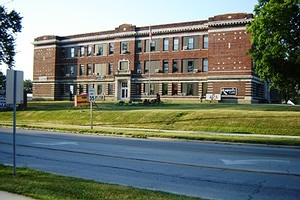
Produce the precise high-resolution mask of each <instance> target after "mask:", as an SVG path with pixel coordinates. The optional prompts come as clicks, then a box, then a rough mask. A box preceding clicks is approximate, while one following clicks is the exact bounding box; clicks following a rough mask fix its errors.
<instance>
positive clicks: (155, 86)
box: [150, 83, 159, 95]
mask: <svg viewBox="0 0 300 200" xmlns="http://www.w3.org/2000/svg"><path fill="white" fill-rule="evenodd" d="M158 86H159V84H158V83H151V84H150V95H155V94H157V93H158V92H159V87H158Z"/></svg>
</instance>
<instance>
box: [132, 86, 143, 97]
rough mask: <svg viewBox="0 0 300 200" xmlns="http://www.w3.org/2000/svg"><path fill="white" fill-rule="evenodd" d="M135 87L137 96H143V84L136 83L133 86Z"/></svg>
mask: <svg viewBox="0 0 300 200" xmlns="http://www.w3.org/2000/svg"><path fill="white" fill-rule="evenodd" d="M133 86H134V87H135V94H136V95H141V93H142V91H141V89H142V84H141V83H136V84H134V85H133Z"/></svg>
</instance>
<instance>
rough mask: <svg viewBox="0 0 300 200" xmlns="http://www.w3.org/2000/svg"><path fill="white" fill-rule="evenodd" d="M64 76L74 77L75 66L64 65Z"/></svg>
mask: <svg viewBox="0 0 300 200" xmlns="http://www.w3.org/2000/svg"><path fill="white" fill-rule="evenodd" d="M64 76H67V77H72V76H76V65H66V66H65V70H64Z"/></svg>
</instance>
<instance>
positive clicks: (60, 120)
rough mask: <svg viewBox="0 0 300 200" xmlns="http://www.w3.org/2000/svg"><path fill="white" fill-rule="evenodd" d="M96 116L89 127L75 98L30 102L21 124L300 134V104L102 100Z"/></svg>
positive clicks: (137, 133) (7, 116)
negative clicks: (134, 102)
mask: <svg viewBox="0 0 300 200" xmlns="http://www.w3.org/2000/svg"><path fill="white" fill-rule="evenodd" d="M93 115H94V129H93V130H90V129H89V125H90V113H89V108H74V107H73V104H72V103H71V102H30V103H29V108H28V109H27V110H26V111H20V112H18V113H17V124H18V126H19V127H28V128H46V129H52V128H53V129H59V130H65V131H74V132H94V133H101V134H119V135H130V136H134V137H171V138H187V139H201V140H217V141H230V142H232V141H233V142H234V141H235V142H251V143H269V144H290V145H300V139H299V138H292V139H282V138H269V137H265V138H264V137H259V138H255V137H238V136H220V135H219V136H218V135H211V134H201V135H200V134H194V133H176V132H175V131H174V132H173V133H172V132H168V133H166V132H158V131H156V132H153V131H141V130H123V129H119V130H118V129H113V128H112V127H117V128H124V127H127V128H148V129H166V130H184V131H209V132H224V133H242V134H244V135H248V136H249V135H251V134H262V135H270V134H271V135H284V136H286V135H291V136H300V107H299V106H288V105H262V104H259V105H239V104H199V103H198V104H197V103H194V104H192V103H190V104H176V103H164V104H161V105H148V106H144V105H140V104H134V105H122V106H121V105H118V104H116V103H115V102H103V103H102V102H101V103H98V107H94V112H93ZM11 116H12V115H11V112H2V113H1V116H0V125H1V124H2V125H11ZM79 126H81V127H79ZM97 126H98V128H97ZM100 126H106V127H111V128H106V129H104V128H99V127H100Z"/></svg>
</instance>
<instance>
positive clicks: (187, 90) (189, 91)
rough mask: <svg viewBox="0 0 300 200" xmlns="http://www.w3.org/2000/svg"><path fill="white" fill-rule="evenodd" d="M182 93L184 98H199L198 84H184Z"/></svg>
mask: <svg viewBox="0 0 300 200" xmlns="http://www.w3.org/2000/svg"><path fill="white" fill-rule="evenodd" d="M181 93H182V95H183V96H198V83H182V84H181Z"/></svg>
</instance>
